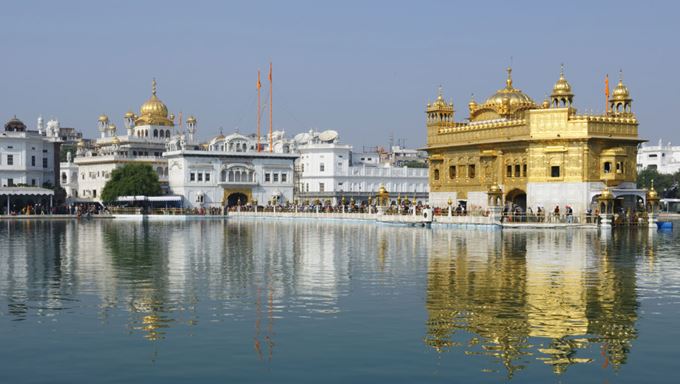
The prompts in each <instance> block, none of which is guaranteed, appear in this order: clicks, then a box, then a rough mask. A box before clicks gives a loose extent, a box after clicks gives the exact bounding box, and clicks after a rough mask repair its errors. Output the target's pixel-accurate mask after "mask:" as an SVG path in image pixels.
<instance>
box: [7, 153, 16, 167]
mask: <svg viewBox="0 0 680 384" xmlns="http://www.w3.org/2000/svg"><path fill="white" fill-rule="evenodd" d="M7 165H14V155H7Z"/></svg>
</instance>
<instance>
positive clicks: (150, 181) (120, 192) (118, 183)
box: [102, 164, 162, 203]
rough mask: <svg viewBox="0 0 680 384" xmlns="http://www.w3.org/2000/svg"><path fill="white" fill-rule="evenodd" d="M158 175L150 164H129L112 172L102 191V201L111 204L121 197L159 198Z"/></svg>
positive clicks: (159, 185)
mask: <svg viewBox="0 0 680 384" xmlns="http://www.w3.org/2000/svg"><path fill="white" fill-rule="evenodd" d="M161 193H162V191H161V184H160V183H159V182H158V175H157V174H156V172H154V170H153V168H151V166H150V165H148V164H127V165H125V166H123V167H122V168H118V169H114V170H113V172H111V179H109V181H107V182H106V185H105V186H104V190H103V191H102V200H104V202H107V203H110V202H113V201H115V200H116V199H117V198H118V197H119V196H159V195H160V194H161Z"/></svg>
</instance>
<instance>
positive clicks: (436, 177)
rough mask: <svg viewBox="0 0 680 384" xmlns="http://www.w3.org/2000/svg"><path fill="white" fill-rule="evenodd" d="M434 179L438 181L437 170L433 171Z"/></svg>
mask: <svg viewBox="0 0 680 384" xmlns="http://www.w3.org/2000/svg"><path fill="white" fill-rule="evenodd" d="M434 179H435V180H439V170H438V169H435V170H434Z"/></svg>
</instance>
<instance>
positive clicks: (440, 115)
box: [426, 87, 454, 124]
mask: <svg viewBox="0 0 680 384" xmlns="http://www.w3.org/2000/svg"><path fill="white" fill-rule="evenodd" d="M426 113H427V124H440V123H453V113H454V110H453V103H447V102H446V101H445V100H444V96H443V94H442V87H439V94H438V95H437V100H435V101H434V102H433V103H432V104H427V109H426Z"/></svg>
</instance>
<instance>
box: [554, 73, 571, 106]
mask: <svg viewBox="0 0 680 384" xmlns="http://www.w3.org/2000/svg"><path fill="white" fill-rule="evenodd" d="M573 103H574V93H573V92H572V90H571V85H570V84H569V82H568V81H567V79H565V78H564V64H562V68H561V69H560V78H559V80H557V82H556V83H555V86H554V87H553V90H552V93H551V94H550V105H551V106H552V107H553V108H571V106H572V104H573Z"/></svg>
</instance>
